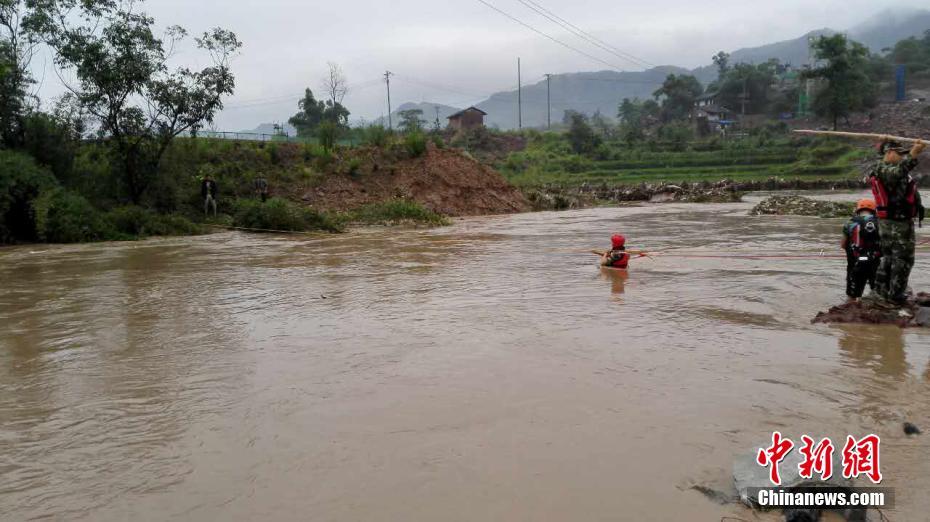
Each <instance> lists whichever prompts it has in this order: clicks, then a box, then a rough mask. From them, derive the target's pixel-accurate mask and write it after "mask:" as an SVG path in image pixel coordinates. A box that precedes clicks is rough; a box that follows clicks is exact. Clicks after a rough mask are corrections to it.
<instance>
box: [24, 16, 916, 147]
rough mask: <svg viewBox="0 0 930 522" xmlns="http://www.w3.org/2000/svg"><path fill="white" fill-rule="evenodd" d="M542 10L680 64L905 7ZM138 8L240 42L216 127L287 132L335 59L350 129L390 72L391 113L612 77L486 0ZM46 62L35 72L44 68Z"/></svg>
mask: <svg viewBox="0 0 930 522" xmlns="http://www.w3.org/2000/svg"><path fill="white" fill-rule="evenodd" d="M485 1H487V2H488V3H490V4H492V5H494V6H495V7H497V8H499V9H501V10H503V11H505V12H507V13H509V14H511V15H513V16H515V17H517V18H519V19H520V20H522V21H524V22H526V23H527V24H529V25H531V26H533V27H535V28H537V29H539V30H540V31H543V32H545V33H547V34H549V35H551V36H553V37H555V38H557V39H559V40H561V41H563V42H565V43H568V44H570V45H572V46H574V47H577V48H578V49H580V50H582V51H584V52H586V53H589V54H591V55H594V56H596V57H598V58H600V59H601V60H603V61H606V62H609V63H610V64H611V65H614V66H615V67H616V68H618V69H622V70H641V69H642V66H640V65H637V64H635V63H631V62H629V61H624V60H621V59H620V58H617V57H616V56H613V55H611V54H608V53H606V52H604V51H602V50H600V49H598V48H596V47H594V46H592V45H591V44H590V43H587V42H585V41H583V40H581V39H579V38H577V37H575V36H573V35H571V34H569V33H568V32H566V31H565V30H564V29H562V28H560V27H559V26H557V25H555V24H554V23H552V22H551V21H549V20H546V19H545V18H543V17H542V16H540V15H539V14H537V13H535V12H533V11H532V10H530V9H529V8H528V7H527V6H526V5H524V4H522V3H521V2H520V1H519V0H485ZM534 1H535V2H536V3H537V4H538V5H541V6H543V7H545V8H546V9H548V10H550V11H551V12H553V13H555V14H557V15H559V16H560V17H562V18H563V19H565V20H567V21H569V22H571V23H572V24H574V25H576V26H578V27H580V28H581V29H584V30H585V31H587V32H589V33H592V34H594V35H596V36H597V37H599V38H601V39H602V40H604V41H606V42H608V43H609V44H610V45H612V46H613V47H616V48H618V49H620V50H622V51H624V52H625V53H628V54H631V55H633V56H635V57H638V58H640V59H642V60H645V61H646V62H648V63H651V64H660V65H664V64H671V65H679V66H684V67H696V66H699V65H704V64H707V63H709V62H710V57H711V56H712V55H713V54H714V53H716V52H717V51H718V50H721V49H723V50H727V51H732V50H735V49H738V48H741V47H751V46H756V45H762V44H766V43H771V42H774V41H778V40H785V39H790V38H796V37H798V36H800V35H802V34H804V33H806V32H808V31H810V30H813V29H818V28H822V27H830V28H834V29H839V30H843V29H847V28H849V27H851V26H854V25H856V24H858V23H859V22H861V21H863V20H865V19H867V18H870V17H871V16H873V15H874V14H875V13H877V12H878V11H880V10H882V9H885V8H887V7H890V6H893V5H899V2H882V1H881V0H879V1H876V0H818V1H817V2H811V1H810V0H765V1H748V0H716V1H713V2H695V1H692V0H666V1H665V2H644V1H639V2H629V1H623V0H620V1H618V0H573V1H556V0H534ZM143 5H144V10H145V11H146V12H148V13H149V14H150V15H152V16H154V17H155V19H156V20H157V21H158V23H159V24H160V25H163V26H165V25H171V24H178V25H181V26H183V27H185V28H187V29H188V30H189V31H190V32H191V33H192V34H196V33H199V32H202V31H204V30H206V29H208V28H210V27H213V26H222V27H224V28H227V29H231V30H233V31H234V32H236V33H237V34H238V36H239V38H240V39H241V40H242V41H243V43H244V47H243V50H242V53H241V55H240V56H238V57H237V58H236V59H235V61H234V62H233V67H234V72H235V74H236V79H237V88H236V93H235V95H234V96H233V97H232V98H230V99H229V100H227V102H226V105H227V108H226V109H225V110H224V111H223V112H222V114H220V115H219V116H218V118H217V124H216V127H217V128H218V129H219V130H242V129H250V128H254V127H256V126H257V125H258V124H260V123H266V122H275V121H279V122H283V121H286V120H287V118H288V117H289V116H290V115H291V114H293V113H294V112H295V110H296V103H297V99H298V98H299V96H300V95H301V93H302V92H303V89H304V87H306V86H309V87H311V88H312V89H313V90H314V92H318V91H319V90H320V89H319V84H320V81H321V78H322V77H323V75H324V73H325V71H326V63H327V62H329V61H332V62H336V63H338V64H340V65H341V66H342V67H343V69H344V71H345V73H346V76H347V77H348V79H349V84H350V92H349V95H348V96H347V97H346V100H345V104H346V105H347V107H348V108H349V109H350V110H351V111H352V120H353V121H355V120H357V119H359V118H365V119H368V120H371V119H373V118H377V117H379V116H381V115H383V114H384V113H385V112H386V101H385V92H384V91H385V88H384V83H383V81H379V80H380V79H382V76H383V74H384V71H385V70H391V71H392V72H394V73H395V74H396V76H395V77H394V78H392V82H391V88H392V89H391V99H392V102H393V103H394V106H395V107H396V106H397V105H399V104H400V103H402V102H406V101H414V102H420V101H430V102H438V103H446V104H449V105H455V106H465V105H468V104H471V103H475V102H477V101H480V100H482V99H483V98H484V97H486V96H487V95H488V94H491V93H493V92H497V91H501V90H508V89H510V88H512V87H514V86H515V85H516V63H515V62H516V58H517V57H518V56H519V57H521V58H522V62H523V78H524V82H525V83H533V82H535V81H538V80H539V79H540V78H541V77H542V75H543V74H544V73H547V72H549V73H560V72H576V71H592V70H603V69H607V68H608V66H607V65H605V64H603V63H600V62H598V61H595V60H593V59H591V58H588V57H586V56H583V55H581V54H578V53H576V52H574V51H571V50H568V49H566V48H564V47H562V46H560V45H559V44H557V43H554V42H552V41H551V40H548V39H546V38H545V37H543V36H541V35H539V34H537V33H534V32H533V31H531V30H530V29H528V28H526V27H523V26H521V25H519V24H518V23H516V22H514V21H513V20H510V19H508V18H506V17H505V16H504V15H502V14H500V13H498V12H496V11H494V10H493V9H491V8H490V7H488V6H486V5H484V4H482V3H481V2H480V1H479V0H343V1H341V2H333V1H327V2H320V1H317V0H262V1H255V0H224V1H222V2H218V1H215V0H149V1H147V2H146V3H145V4H143ZM177 59H178V60H179V61H181V62H183V63H184V64H185V65H189V66H202V65H204V64H205V63H204V62H205V61H204V58H203V57H201V56H200V55H198V54H197V53H196V52H194V50H193V49H189V50H186V51H185V52H183V53H182V54H180V55H179V56H178V58H177ZM44 62H46V61H45V60H40V61H39V63H38V64H34V65H37V66H38V67H39V68H40V69H41V68H42V66H43V63H44ZM46 69H48V70H47V71H46V72H45V73H44V76H45V77H46V82H45V85H44V88H43V89H42V93H43V95H47V94H50V93H52V92H53V91H55V90H56V87H55V83H56V80H55V79H54V78H55V76H56V75H55V72H54V70H52V69H51V66H46ZM37 75H38V76H42V73H41V72H40V73H39V74H37ZM59 88H60V87H59Z"/></svg>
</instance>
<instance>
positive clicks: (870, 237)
mask: <svg viewBox="0 0 930 522" xmlns="http://www.w3.org/2000/svg"><path fill="white" fill-rule="evenodd" d="M846 248H847V249H848V250H849V253H850V254H852V255H854V256H856V257H869V258H871V259H874V258H877V257H880V255H881V241H880V236H879V233H878V220H877V219H875V217H874V216H856V217H854V218H852V220H850V222H849V223H847V224H846Z"/></svg>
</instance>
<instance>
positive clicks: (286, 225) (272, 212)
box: [233, 198, 341, 232]
mask: <svg viewBox="0 0 930 522" xmlns="http://www.w3.org/2000/svg"><path fill="white" fill-rule="evenodd" d="M233 225H235V226H237V227H243V228H254V229H261V230H285V231H305V230H327V231H330V232H338V231H340V230H341V226H340V225H339V223H337V222H336V221H335V220H334V219H332V218H331V217H330V216H328V215H326V214H323V213H320V212H317V211H315V210H313V209H311V208H307V207H304V206H301V205H298V204H296V203H292V202H290V201H287V200H285V199H281V198H271V199H269V200H268V201H267V202H265V203H262V202H261V201H257V200H254V199H240V200H238V201H236V203H235V209H234V212H233Z"/></svg>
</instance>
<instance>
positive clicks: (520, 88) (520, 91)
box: [517, 58, 523, 130]
mask: <svg viewBox="0 0 930 522" xmlns="http://www.w3.org/2000/svg"><path fill="white" fill-rule="evenodd" d="M517 127H518V128H519V129H521V130H522V129H523V82H522V81H521V79H520V58H517Z"/></svg>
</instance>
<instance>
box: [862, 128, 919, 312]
mask: <svg viewBox="0 0 930 522" xmlns="http://www.w3.org/2000/svg"><path fill="white" fill-rule="evenodd" d="M923 150H924V143H923V142H921V141H919V140H918V141H917V142H916V143H915V144H914V146H913V147H912V148H911V149H910V150H908V149H906V148H904V147H902V146H901V144H899V143H897V142H895V141H892V140H890V139H886V140H885V141H883V142H882V143H881V145H880V146H879V153H880V154H881V155H882V160H881V161H879V162H877V163H876V165H875V166H874V167H873V168H872V171H871V172H870V173H869V181H870V183H871V185H872V194H873V195H874V196H875V203H876V205H877V209H876V210H877V214H878V219H879V231H880V233H881V251H882V252H881V253H882V257H881V262H880V263H879V266H878V272H877V274H876V276H875V293H877V294H878V296H879V297H881V298H882V299H885V300H887V301H892V302H894V303H898V304H901V303H904V302H905V301H906V300H907V280H908V278H909V277H910V275H911V268H912V267H913V266H914V248H915V246H916V239H915V236H914V219H915V218H918V219H920V220H923V205H922V204H921V201H920V192H918V190H917V180H915V179H914V178H913V177H911V175H910V172H911V171H912V170H914V167H916V166H917V156H918V155H920V153H921V152H923Z"/></svg>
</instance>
